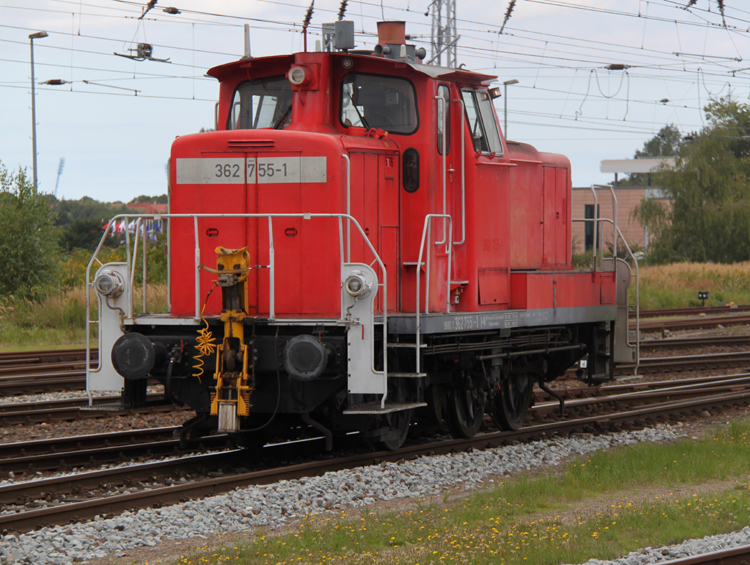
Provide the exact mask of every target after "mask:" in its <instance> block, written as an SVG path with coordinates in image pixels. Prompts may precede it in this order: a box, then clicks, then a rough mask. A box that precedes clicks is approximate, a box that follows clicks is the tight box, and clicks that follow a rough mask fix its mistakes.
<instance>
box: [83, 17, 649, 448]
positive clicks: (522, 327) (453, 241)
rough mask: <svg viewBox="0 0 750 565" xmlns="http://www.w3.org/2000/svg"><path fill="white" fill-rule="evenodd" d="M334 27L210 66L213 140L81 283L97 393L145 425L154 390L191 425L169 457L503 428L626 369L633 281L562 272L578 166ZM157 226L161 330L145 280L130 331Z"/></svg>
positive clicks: (175, 154) (478, 89)
mask: <svg viewBox="0 0 750 565" xmlns="http://www.w3.org/2000/svg"><path fill="white" fill-rule="evenodd" d="M324 29H325V28H324ZM328 29H329V30H332V31H331V32H330V34H329V35H326V36H325V40H326V45H325V50H323V51H321V50H320V49H318V50H317V51H316V52H302V53H296V54H293V55H280V56H272V57H262V58H256V59H252V58H248V59H243V60H239V61H235V62H232V63H228V64H225V65H221V66H219V67H215V68H213V69H211V70H210V71H209V75H211V76H213V77H215V78H216V79H218V80H219V82H220V83H221V90H220V99H219V102H218V104H217V109H216V124H217V128H216V129H217V131H213V132H207V133H199V134H193V135H185V136H182V137H179V138H178V139H177V140H176V141H175V142H174V143H173V145H172V154H171V165H170V170H171V172H170V198H169V206H170V210H169V214H167V215H164V216H163V217H161V218H159V217H154V216H130V217H129V220H128V221H129V222H133V221H135V230H134V232H133V233H134V235H133V236H132V238H131V236H130V235H129V236H128V245H129V247H128V249H129V254H128V260H127V261H126V262H123V263H110V264H107V265H103V266H101V267H100V268H99V269H98V271H97V273H96V274H95V276H94V277H93V282H92V285H93V287H94V289H95V290H96V292H97V294H98V297H99V306H100V307H99V321H98V325H99V353H100V355H99V365H98V367H96V368H94V369H91V370H89V372H88V375H87V381H88V389H89V391H90V392H93V391H100V390H118V391H122V399H123V402H124V403H125V404H127V405H129V406H137V405H140V404H144V403H147V402H148V401H147V399H146V385H147V382H148V380H149V379H158V380H159V381H160V382H161V383H163V384H164V387H165V394H166V397H167V398H168V399H169V401H171V402H174V403H177V404H180V405H188V406H189V407H190V408H191V409H193V410H195V412H196V417H195V418H193V419H192V420H190V421H189V422H187V423H186V424H185V425H184V426H183V432H182V434H183V435H182V438H183V440H187V439H188V438H189V437H190V436H191V435H200V434H203V433H208V432H210V431H213V430H219V431H224V432H229V433H231V434H233V435H234V436H235V437H236V438H237V439H238V441H239V443H240V444H242V445H248V446H251V445H262V444H263V443H264V442H267V441H270V440H272V439H275V438H283V437H291V436H295V435H299V434H305V433H309V431H311V430H315V431H316V433H318V434H321V433H322V434H323V435H324V436H325V437H326V438H327V445H328V447H329V448H330V447H331V445H332V442H333V439H334V438H335V437H336V436H338V435H342V434H346V433H348V432H351V431H359V432H360V433H361V434H362V436H364V437H366V438H369V439H370V440H371V441H373V442H376V443H379V444H381V445H383V446H385V447H387V448H391V449H393V448H397V447H399V446H400V445H401V444H402V443H403V441H404V439H405V438H406V435H407V432H408V430H409V426H410V424H411V423H413V422H419V423H421V424H424V425H427V426H434V427H445V428H447V429H448V430H450V432H452V433H453V434H454V435H455V436H457V437H471V436H472V435H474V434H475V433H477V431H478V430H479V428H480V426H481V424H482V420H483V417H484V415H485V414H490V415H491V416H492V418H493V419H494V420H495V422H496V423H497V424H498V425H499V426H500V427H501V428H505V429H516V428H518V427H519V426H520V425H521V423H522V422H523V420H524V416H525V414H526V411H527V409H528V407H529V404H530V401H531V393H532V388H533V386H534V383H538V384H539V385H540V386H541V387H543V388H546V386H545V383H547V382H549V381H551V380H552V379H554V378H556V377H558V376H560V375H562V374H564V373H565V371H566V370H567V369H568V368H570V367H571V366H573V365H574V364H575V363H576V362H578V361H579V360H580V359H582V358H584V357H585V358H586V361H587V363H586V366H585V371H584V370H583V369H581V370H580V371H579V376H580V377H582V378H584V379H586V380H587V381H589V382H601V381H605V380H609V379H611V378H612V375H613V367H614V363H615V362H616V361H618V362H619V361H629V362H632V361H633V360H634V359H635V351H634V348H633V346H631V345H630V344H628V342H627V337H628V334H627V286H628V284H629V282H630V268H629V267H628V265H627V263H625V262H624V261H622V260H615V261H613V260H611V259H610V260H606V259H605V260H601V259H600V260H599V261H598V262H597V260H596V250H597V248H598V247H600V245H596V244H595V247H594V253H593V256H594V261H593V268H592V269H591V270H586V271H581V270H574V269H573V268H572V266H571V221H572V219H571V175H570V164H569V161H568V159H566V158H565V157H563V156H562V155H554V154H548V153H539V152H538V151H537V150H536V149H534V148H533V147H531V146H529V145H526V144H522V143H516V142H511V141H507V140H505V139H504V138H503V135H502V134H501V132H500V128H499V125H498V119H497V115H496V113H495V108H494V105H493V102H492V100H493V98H495V97H496V96H497V94H498V91H497V89H492V88H491V87H490V84H491V83H492V82H493V81H494V80H495V79H496V77H494V76H489V75H485V74H480V73H475V72H470V71H467V70H462V69H451V68H444V67H437V66H431V65H427V64H423V63H422V62H421V59H423V58H424V55H425V54H424V49H416V48H415V46H413V45H407V44H406V41H405V34H404V24H403V22H381V23H380V24H379V26H378V30H379V43H378V45H377V47H376V48H375V50H374V51H366V52H363V51H355V50H354V49H353V47H354V45H353V39H354V33H353V25H352V24H351V22H337V23H336V25H335V26H329V27H328ZM613 196H614V193H613ZM148 219H167V220H168V226H169V228H168V236H169V239H168V251H169V293H170V296H169V302H170V310H169V313H168V314H150V313H148V305H147V304H146V301H145V296H146V293H145V284H144V290H143V297H144V298H143V306H142V312H141V313H138V314H136V313H135V310H136V308H135V302H136V301H139V298H138V297H137V296H136V293H135V291H134V287H135V285H134V281H135V279H134V274H135V272H134V271H135V269H134V265H135V262H136V258H137V254H138V249H139V245H138V237H139V233H140V231H141V230H140V226H141V225H142V224H143V222H145V221H146V220H148ZM600 222H603V220H594V223H595V225H596V229H595V232H596V233H598V232H599V223H600ZM113 223H114V222H113ZM604 227H607V226H604ZM614 229H615V234H616V233H617V227H616V224H614ZM616 240H617V238H615V241H616ZM131 243H132V245H131ZM143 249H144V251H142V253H144V252H145V246H144V248H143ZM94 260H95V258H94V259H92V263H91V265H93V263H94ZM143 263H144V264H146V263H147V262H146V261H143ZM597 263H598V266H597ZM143 278H144V280H147V271H146V268H145V267H144V272H143ZM581 365H583V364H581Z"/></svg>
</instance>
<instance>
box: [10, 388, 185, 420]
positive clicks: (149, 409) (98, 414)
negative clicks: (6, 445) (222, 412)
mask: <svg viewBox="0 0 750 565" xmlns="http://www.w3.org/2000/svg"><path fill="white" fill-rule="evenodd" d="M105 398H106V397H105ZM116 398H117V397H109V398H106V400H108V401H109V402H112V401H113V399H115V400H116ZM159 398H163V396H161V395H158V396H154V397H153V399H154V401H157V400H158V399H159ZM84 400H85V404H83V405H81V404H76V405H68V406H65V405H64V403H66V402H67V403H70V402H71V401H61V403H62V404H63V405H62V406H54V405H53V406H41V407H39V408H36V409H30V410H29V409H23V408H20V406H22V404H12V405H11V407H13V408H16V409H15V410H14V409H13V408H6V406H7V405H5V406H3V405H0V408H2V409H0V427H3V426H9V425H15V424H34V423H41V422H50V421H54V422H62V421H66V422H69V421H73V420H89V419H92V418H106V417H108V416H126V415H129V414H152V413H154V412H170V411H178V410H187V408H181V407H178V406H175V405H173V404H147V405H146V406H139V407H138V408H123V409H118V410H104V409H102V410H81V408H82V407H83V406H86V405H88V398H85V399H84ZM53 402H54V401H53ZM106 403H107V402H104V401H102V402H99V404H100V405H101V404H106ZM40 404H41V403H40Z"/></svg>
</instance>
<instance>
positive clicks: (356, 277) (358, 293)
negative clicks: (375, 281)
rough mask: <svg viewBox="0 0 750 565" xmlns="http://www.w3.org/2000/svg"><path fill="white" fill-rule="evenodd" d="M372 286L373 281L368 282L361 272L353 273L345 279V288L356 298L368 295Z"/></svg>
mask: <svg viewBox="0 0 750 565" xmlns="http://www.w3.org/2000/svg"><path fill="white" fill-rule="evenodd" d="M371 288H372V283H368V282H367V279H366V278H365V277H364V275H363V274H361V273H354V274H351V275H349V276H348V277H347V278H346V280H345V281H344V290H346V293H347V294H348V295H349V296H352V297H354V298H360V297H365V296H367V295H368V294H369V293H370V289H371Z"/></svg>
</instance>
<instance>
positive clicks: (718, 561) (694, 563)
mask: <svg viewBox="0 0 750 565" xmlns="http://www.w3.org/2000/svg"><path fill="white" fill-rule="evenodd" d="M665 562H668V563H669V565H747V564H748V563H750V545H743V546H741V547H733V548H732V549H722V550H720V551H711V552H709V553H701V554H699V555H691V556H690V557H681V558H679V559H669V560H665Z"/></svg>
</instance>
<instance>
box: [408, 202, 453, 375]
mask: <svg viewBox="0 0 750 565" xmlns="http://www.w3.org/2000/svg"><path fill="white" fill-rule="evenodd" d="M434 218H443V220H444V221H445V220H447V222H448V225H449V226H450V230H448V231H447V232H445V233H449V234H450V238H448V244H447V246H446V247H447V248H446V251H447V253H448V277H447V281H446V283H447V286H448V288H447V289H446V311H448V312H450V295H451V254H452V253H453V249H452V240H453V218H452V217H451V216H450V215H448V214H427V215H426V216H425V217H424V227H423V228H422V240H421V242H420V245H419V257H418V258H417V294H416V309H415V316H416V336H415V339H416V346H417V373H419V372H420V362H421V361H420V351H419V344H420V339H421V329H422V328H421V320H420V307H419V293H420V288H421V286H422V285H421V272H422V256H423V253H424V249H425V241H429V240H430V239H431V235H432V230H431V229H430V227H431V225H432V220H433V219H434ZM435 245H442V243H441V242H436V243H435ZM430 255H432V253H431V252H430V251H428V252H427V263H426V268H427V269H426V270H427V280H426V281H425V307H424V313H425V314H429V313H430Z"/></svg>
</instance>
